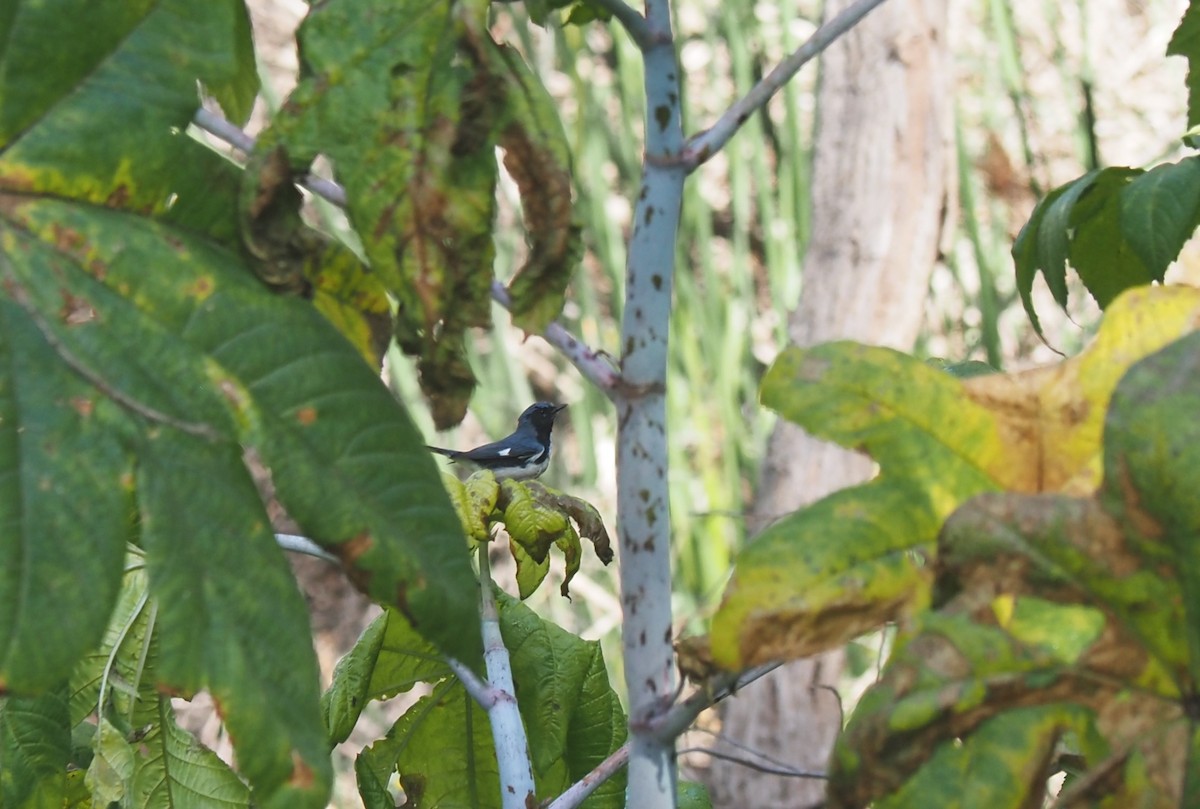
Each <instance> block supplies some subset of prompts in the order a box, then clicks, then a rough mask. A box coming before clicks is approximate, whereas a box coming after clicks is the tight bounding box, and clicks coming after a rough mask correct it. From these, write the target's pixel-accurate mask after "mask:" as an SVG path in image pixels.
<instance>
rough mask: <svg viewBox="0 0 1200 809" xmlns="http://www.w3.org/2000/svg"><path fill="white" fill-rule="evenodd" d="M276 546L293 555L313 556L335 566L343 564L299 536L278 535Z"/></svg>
mask: <svg viewBox="0 0 1200 809" xmlns="http://www.w3.org/2000/svg"><path fill="white" fill-rule="evenodd" d="M275 544H276V545H278V546H279V547H281V548H283V549H284V550H285V551H291V552H292V553H302V554H304V555H305V556H312V557H315V558H317V559H323V560H325V561H326V562H333V563H334V564H335V565H340V564H341V563H342V560H341V559H339V558H337V557H336V556H334V555H333V554H332V553H330V552H329V551H327V550H325V549H324V548H322V547H321V546H320V545H318V544H317V543H315V542H313V541H312V540H311V539H309V538H308V537H302V536H298V535H297V534H276V535H275Z"/></svg>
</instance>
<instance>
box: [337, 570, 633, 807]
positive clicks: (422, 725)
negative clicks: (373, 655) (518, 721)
mask: <svg viewBox="0 0 1200 809" xmlns="http://www.w3.org/2000/svg"><path fill="white" fill-rule="evenodd" d="M498 598H499V604H500V629H501V633H502V634H503V637H504V644H505V646H506V647H507V648H508V649H509V654H510V658H511V662H512V671H513V679H514V681H515V684H516V691H517V699H518V703H519V705H520V710H521V717H522V719H523V721H524V724H525V728H526V733H527V735H528V738H529V745H530V750H531V763H532V765H533V772H534V779H535V782H536V784H537V790H538V794H539V795H543V796H552V795H555V794H557V793H559V792H561V791H562V790H564V789H565V788H566V787H567V786H569V785H570V784H572V783H573V782H574V781H576V780H578V779H579V778H581V777H583V776H584V775H586V774H587V773H588V772H590V771H591V770H592V769H593V768H595V766H596V765H597V764H599V763H600V762H601V761H603V760H604V759H605V758H607V757H608V756H609V755H610V754H611V753H612V752H613V751H615V750H616V749H617V748H618V747H620V746H621V744H622V743H623V742H624V740H625V724H626V723H625V715H624V713H623V711H622V710H621V705H620V701H619V700H618V699H617V696H616V694H615V693H614V692H613V690H612V688H611V686H610V685H609V683H608V676H607V669H606V667H605V665H604V658H603V655H602V653H601V651H600V646H599V644H598V643H596V642H588V641H583V640H580V639H579V638H578V637H576V636H574V635H572V634H571V633H569V632H567V631H565V630H563V629H560V628H559V627H557V626H554V625H553V624H551V623H549V622H546V621H543V620H542V619H541V618H539V617H538V616H537V614H536V613H534V612H532V611H531V610H530V609H528V608H527V607H525V606H524V605H522V604H520V603H519V602H517V601H515V600H513V599H511V598H508V597H506V596H503V595H502V594H501V595H499V596H498ZM385 655H386V653H381V654H380V661H381V664H382V661H383V659H384V657H385ZM424 676H425V677H426V678H427V679H429V675H424ZM464 750H466V751H467V753H466V754H465V755H464V753H463V751H464ZM397 768H398V769H399V773H400V780H401V783H402V784H403V786H404V791H405V793H406V794H407V795H408V797H409V800H410V801H413V804H414V805H415V806H424V807H438V806H445V807H449V806H472V807H499V806H500V805H501V804H500V796H499V776H498V774H497V769H496V754H495V750H494V748H493V742H492V736H491V730H490V725H489V723H488V719H487V714H486V713H485V712H484V711H483V710H482V709H481V708H479V707H478V706H477V705H476V704H475V703H474V702H473V701H471V699H470V697H468V696H467V694H466V692H465V691H464V690H463V689H462V687H461V685H459V684H458V683H457V681H445V682H442V683H440V684H439V685H436V686H435V687H434V690H433V693H432V694H430V695H429V696H428V697H424V698H422V699H421V701H419V702H418V703H417V704H416V705H414V706H413V707H412V708H410V709H409V710H408V712H407V713H405V715H404V716H403V717H401V718H400V720H399V721H397V722H396V724H395V725H393V727H392V729H391V730H390V731H389V732H388V734H387V736H386V737H385V738H384V739H381V740H380V741H378V742H376V743H375V744H374V745H372V746H371V747H370V748H368V749H367V750H365V751H364V752H363V754H362V755H361V756H360V757H359V759H358V761H357V762H356V765H355V770H356V772H357V773H358V776H359V792H360V794H361V795H362V797H363V801H364V803H365V804H366V805H367V806H369V807H376V806H388V803H387V801H389V800H390V798H389V797H388V793H387V790H386V785H387V783H388V780H389V778H390V775H391V773H392V771H393V770H395V769H397ZM623 793H624V778H623V777H622V776H618V777H615V778H613V779H611V780H609V781H608V782H606V783H605V784H604V785H602V786H601V787H599V788H598V789H597V791H596V792H595V793H593V794H592V796H591V797H590V798H589V799H588V802H586V803H584V804H583V805H584V806H586V807H589V809H606V807H611V808H612V809H619V807H622V806H624V794H623Z"/></svg>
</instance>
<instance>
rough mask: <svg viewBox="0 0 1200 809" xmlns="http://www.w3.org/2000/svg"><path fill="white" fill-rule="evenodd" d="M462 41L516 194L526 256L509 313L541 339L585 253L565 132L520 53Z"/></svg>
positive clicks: (485, 39) (472, 35) (480, 36)
mask: <svg viewBox="0 0 1200 809" xmlns="http://www.w3.org/2000/svg"><path fill="white" fill-rule="evenodd" d="M466 41H467V43H468V46H469V48H468V49H469V51H470V53H471V56H472V58H473V59H474V61H475V66H476V70H478V71H479V73H480V74H481V75H482V76H483V77H484V81H485V82H486V86H487V89H488V92H489V95H490V98H491V99H492V103H493V104H495V107H496V110H497V115H498V118H499V120H498V121H497V124H496V127H497V130H498V132H499V143H500V146H501V148H503V149H504V167H505V168H506V169H508V173H509V174H511V175H512V177H513V179H514V180H515V181H516V183H517V188H518V190H519V191H520V193H521V208H522V213H523V216H524V222H525V235H526V240H527V242H528V245H529V255H528V256H527V257H526V259H525V263H524V264H523V265H522V266H521V268H520V269H519V270H518V271H517V273H516V275H515V276H514V277H513V278H512V280H511V281H510V282H509V285H508V292H509V295H510V296H511V299H512V305H511V307H510V311H511V313H512V317H513V322H514V323H515V324H516V325H517V326H519V327H520V328H522V329H524V330H525V331H528V332H532V333H535V334H540V333H541V332H542V331H544V330H545V328H546V326H548V325H549V324H550V322H551V321H552V320H554V319H555V318H556V317H558V315H559V313H560V312H561V311H562V305H563V299H564V297H565V295H566V289H567V284H568V283H570V281H571V276H572V274H573V273H574V272H575V268H576V266H577V265H578V263H579V259H580V257H581V256H582V254H583V241H582V237H581V230H582V225H581V223H580V219H579V216H578V214H577V212H576V210H575V205H574V201H573V199H572V190H571V154H570V150H569V147H568V145H567V137H566V133H565V132H564V131H563V126H562V120H561V119H560V118H559V115H558V105H557V104H556V103H555V101H554V99H552V98H551V97H550V94H549V92H548V91H547V90H546V88H545V87H544V86H543V85H542V83H541V80H540V79H538V77H537V76H535V75H534V74H533V72H532V71H531V70H530V69H529V67H528V66H527V65H526V64H525V62H524V61H523V60H522V58H521V55H520V54H519V53H517V52H516V51H515V50H514V49H513V48H510V47H507V46H505V45H497V44H496V43H495V42H493V41H492V39H491V37H490V36H489V35H488V34H487V33H486V32H484V31H475V30H471V31H469V32H468V36H467V40H466Z"/></svg>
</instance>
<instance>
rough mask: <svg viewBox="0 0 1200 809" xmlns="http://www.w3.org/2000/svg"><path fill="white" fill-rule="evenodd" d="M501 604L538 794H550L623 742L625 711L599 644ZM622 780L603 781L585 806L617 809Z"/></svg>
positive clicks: (503, 601)
mask: <svg viewBox="0 0 1200 809" xmlns="http://www.w3.org/2000/svg"><path fill="white" fill-rule="evenodd" d="M499 604H500V631H501V634H502V635H503V636H504V645H505V646H506V647H507V648H508V650H509V655H510V657H511V659H512V668H513V679H514V681H515V682H516V688H517V698H518V701H519V704H520V708H521V717H522V719H524V721H525V730H526V733H527V734H528V736H529V745H530V749H531V755H532V764H533V775H534V780H535V782H536V783H537V788H538V794H539V795H554V794H557V793H558V792H561V791H562V790H564V789H566V787H568V786H570V785H571V784H572V783H574V782H575V781H577V780H579V779H580V778H582V777H583V776H585V775H587V774H588V773H589V772H591V771H592V769H594V768H595V767H596V765H598V764H600V763H601V762H602V761H604V759H605V758H607V757H608V756H609V755H610V754H611V753H612V752H613V751H615V750H616V749H617V748H618V747H620V746H621V745H622V744H623V743H624V742H625V732H626V722H625V713H624V711H623V710H622V709H621V703H620V701H619V700H618V699H617V695H616V693H615V692H614V691H613V690H612V687H611V686H610V685H609V683H608V673H607V669H606V667H605V665H604V655H603V653H602V652H601V651H600V644H599V643H598V642H596V641H585V640H581V639H580V638H578V637H577V636H575V635H573V634H571V633H570V632H567V631H566V630H564V629H562V628H560V627H558V626H555V625H554V624H552V623H550V622H549V621H544V620H542V619H541V618H540V617H538V615H537V613H535V612H533V611H532V610H530V609H529V608H528V607H526V606H524V605H523V604H521V603H519V602H517V601H515V600H513V599H512V598H509V597H504V596H500V597H499ZM624 782H625V779H624V777H623V773H622V776H619V777H614V778H611V779H609V780H608V781H606V782H605V783H604V784H602V785H601V786H600V787H599V788H597V790H596V791H595V792H593V793H592V796H591V797H590V798H589V800H588V802H586V803H585V804H584V806H586V807H589V809H600V807H613V809H619V808H620V807H623V806H624V792H625V783H624Z"/></svg>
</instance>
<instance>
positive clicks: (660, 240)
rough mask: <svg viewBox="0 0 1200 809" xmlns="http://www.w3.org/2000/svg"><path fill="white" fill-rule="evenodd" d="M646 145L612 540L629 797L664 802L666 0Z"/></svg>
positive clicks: (667, 686)
mask: <svg viewBox="0 0 1200 809" xmlns="http://www.w3.org/2000/svg"><path fill="white" fill-rule="evenodd" d="M646 24H647V28H648V37H647V40H646V43H645V44H644V45H643V55H644V58H645V66H646V71H645V75H646V79H645V81H646V121H645V129H646V145H645V156H644V159H643V181H642V188H641V193H640V194H639V195H638V200H637V205H636V208H635V212H634V230H633V236H632V238H631V239H630V243H629V258H628V264H627V266H626V281H625V307H624V314H625V317H624V322H623V323H622V328H621V376H622V381H621V383H620V384H619V386H618V388H617V395H616V397H615V401H616V406H617V416H618V434H617V534H618V535H619V538H620V544H621V568H620V571H621V606H622V608H623V610H624V613H625V623H624V627H623V631H622V645H623V648H624V653H625V683H626V686H627V687H628V689H629V720H630V722H629V724H630V755H629V787H628V790H629V791H628V801H627V803H628V805H629V806H636V807H639V809H657V808H658V807H673V806H674V805H675V750H674V740H673V739H666V740H664V739H662V738H661V737H657V736H655V735H653V734H651V733H648V732H647V731H646V724H647V722H648V720H650V719H651V718H652V717H653V716H654V715H655V714H656V713H658V712H660V711H662V710H664V709H665V707H666V706H667V705H668V704H669V702H670V700H671V699H672V697H673V695H674V690H675V668H674V659H673V651H672V643H671V641H672V638H671V547H670V542H671V521H670V514H669V511H668V506H667V504H668V502H669V500H668V496H667V422H666V395H665V394H666V379H667V333H668V330H669V324H670V319H671V286H672V275H673V272H674V268H675V241H676V237H677V232H678V228H679V210H680V206H681V204H682V199H683V181H684V178H685V176H686V173H685V171H684V169H683V167H682V166H681V165H680V163H679V159H678V158H679V154H680V151H681V150H682V148H683V130H682V124H681V121H680V112H679V69H678V66H677V63H676V58H675V46H674V40H673V37H672V34H671V18H670V7H669V3H668V0H646Z"/></svg>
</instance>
